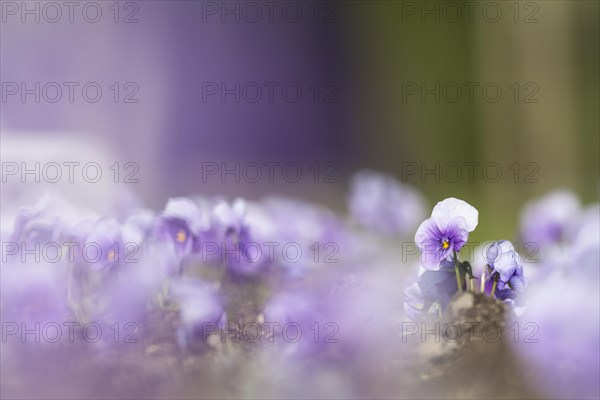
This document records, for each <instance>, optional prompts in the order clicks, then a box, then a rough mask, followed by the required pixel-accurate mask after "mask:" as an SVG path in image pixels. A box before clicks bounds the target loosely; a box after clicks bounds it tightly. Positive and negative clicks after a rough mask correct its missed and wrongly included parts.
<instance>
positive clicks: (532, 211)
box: [520, 189, 580, 248]
mask: <svg viewBox="0 0 600 400" xmlns="http://www.w3.org/2000/svg"><path fill="white" fill-rule="evenodd" d="M579 209H580V204H579V199H578V198H577V196H576V195H575V194H574V193H573V192H571V191H569V190H565V189H559V190H554V191H552V192H550V193H548V194H546V195H545V196H543V197H542V198H539V199H535V200H533V201H530V202H528V203H527V204H526V205H525V206H524V207H523V210H522V212H521V222H520V236H521V239H522V240H523V241H524V242H525V243H535V244H537V245H538V246H539V247H540V248H543V247H545V246H547V245H551V244H556V243H559V242H561V241H562V240H563V239H564V234H565V229H566V228H567V226H568V225H569V223H570V222H571V221H572V220H573V219H574V218H575V217H576V216H577V213H578V212H579Z"/></svg>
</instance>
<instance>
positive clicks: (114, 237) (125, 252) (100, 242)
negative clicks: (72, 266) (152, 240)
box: [81, 217, 143, 269]
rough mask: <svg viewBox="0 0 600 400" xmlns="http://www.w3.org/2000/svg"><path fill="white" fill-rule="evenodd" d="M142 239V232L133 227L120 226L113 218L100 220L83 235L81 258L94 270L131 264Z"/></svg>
mask: <svg viewBox="0 0 600 400" xmlns="http://www.w3.org/2000/svg"><path fill="white" fill-rule="evenodd" d="M142 239H143V234H142V232H140V231H138V230H137V229H135V228H134V227H133V226H129V225H126V224H123V225H122V224H120V223H119V221H117V220H116V219H114V218H110V217H106V218H101V219H99V220H98V221H96V222H95V223H94V224H93V226H92V227H91V230H90V231H89V232H88V233H87V235H85V239H84V241H83V243H82V247H81V257H82V258H83V260H85V261H87V262H88V264H89V265H90V266H92V267H94V268H96V269H102V268H106V267H110V266H112V265H116V264H122V263H128V262H132V261H134V260H135V258H131V257H132V256H134V255H135V253H136V252H137V250H138V248H139V245H140V243H141V242H142Z"/></svg>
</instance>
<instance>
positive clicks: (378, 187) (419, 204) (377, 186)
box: [348, 170, 425, 235]
mask: <svg viewBox="0 0 600 400" xmlns="http://www.w3.org/2000/svg"><path fill="white" fill-rule="evenodd" d="M424 204H425V200H424V198H423V196H422V195H421V194H420V193H419V192H418V191H417V190H416V189H414V188H412V187H411V186H409V185H405V184H402V183H400V182H399V181H398V180H396V179H395V178H394V177H393V176H391V175H388V174H383V173H378V172H375V171H370V170H362V171H359V172H357V173H356V174H355V175H354V176H353V177H352V180H351V183H350V194H349V196H348V208H349V210H350V214H351V215H352V216H353V217H354V219H356V221H358V223H359V224H361V225H362V226H364V227H366V228H368V229H372V230H374V231H376V232H380V233H383V234H388V235H396V234H400V235H404V234H407V233H409V232H412V231H413V229H414V228H415V227H416V226H417V224H418V223H419V221H421V220H422V219H423V217H424V216H425V206H424Z"/></svg>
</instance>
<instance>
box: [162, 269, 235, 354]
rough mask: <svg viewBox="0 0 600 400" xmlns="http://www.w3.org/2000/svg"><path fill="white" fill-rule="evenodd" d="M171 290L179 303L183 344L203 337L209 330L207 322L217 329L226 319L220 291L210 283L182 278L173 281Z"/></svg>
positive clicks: (181, 340)
mask: <svg viewBox="0 0 600 400" xmlns="http://www.w3.org/2000/svg"><path fill="white" fill-rule="evenodd" d="M171 291H172V294H173V299H174V300H175V301H177V302H178V303H179V309H180V311H179V312H180V316H181V324H182V325H181V329H180V331H179V340H180V344H182V345H183V346H185V345H187V344H188V343H190V342H193V341H197V340H198V339H201V338H202V335H204V334H206V332H207V331H208V329H207V328H206V324H212V325H213V326H212V327H211V328H215V329H216V327H217V326H219V325H220V324H221V323H223V322H224V321H225V311H224V310H223V307H222V305H221V301H220V300H219V297H218V293H217V291H216V290H215V289H213V288H212V287H211V286H209V284H208V283H206V282H203V281H200V280H196V279H189V278H182V279H179V280H177V281H175V282H173V285H172V288H171ZM211 330H213V329H211Z"/></svg>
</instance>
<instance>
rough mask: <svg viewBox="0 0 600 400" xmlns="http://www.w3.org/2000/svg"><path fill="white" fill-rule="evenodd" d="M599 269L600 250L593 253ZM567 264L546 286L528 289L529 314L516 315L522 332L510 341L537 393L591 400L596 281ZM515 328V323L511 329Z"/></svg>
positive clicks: (597, 326)
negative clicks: (574, 270)
mask: <svg viewBox="0 0 600 400" xmlns="http://www.w3.org/2000/svg"><path fill="white" fill-rule="evenodd" d="M588 256H589V257H590V258H591V260H590V261H589V262H590V263H594V264H595V265H596V268H598V265H600V252H599V251H595V252H593V253H589V254H588ZM576 267H577V266H576V265H566V266H565V268H561V269H557V270H554V271H553V272H552V274H551V276H550V277H549V278H548V279H546V280H545V281H544V283H543V284H542V285H537V286H535V288H532V289H533V290H530V291H528V293H527V295H526V296H525V299H526V301H527V310H526V312H525V314H523V315H522V316H521V317H520V318H516V317H515V316H513V320H514V321H513V322H512V323H513V324H514V323H515V322H517V323H519V324H520V325H519V327H520V329H521V330H522V332H523V333H524V336H521V337H520V340H515V341H511V343H512V345H513V346H514V350H515V351H514V354H516V355H517V356H518V357H519V359H520V361H521V362H522V363H523V364H524V366H525V367H526V370H527V371H530V372H529V374H530V376H531V377H532V379H531V383H532V384H534V385H535V387H536V389H537V390H539V391H540V392H541V393H543V394H544V395H546V396H548V397H550V398H565V399H588V398H589V399H592V398H598V397H599V396H600V380H599V379H598V377H599V376H600V357H598V355H599V354H600V341H599V340H598V337H600V313H598V304H599V303H600V291H599V290H598V280H597V279H596V280H591V279H588V278H587V277H583V276H581V275H579V274H577V273H570V274H564V273H562V272H564V270H569V269H570V268H576ZM513 326H514V325H513Z"/></svg>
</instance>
